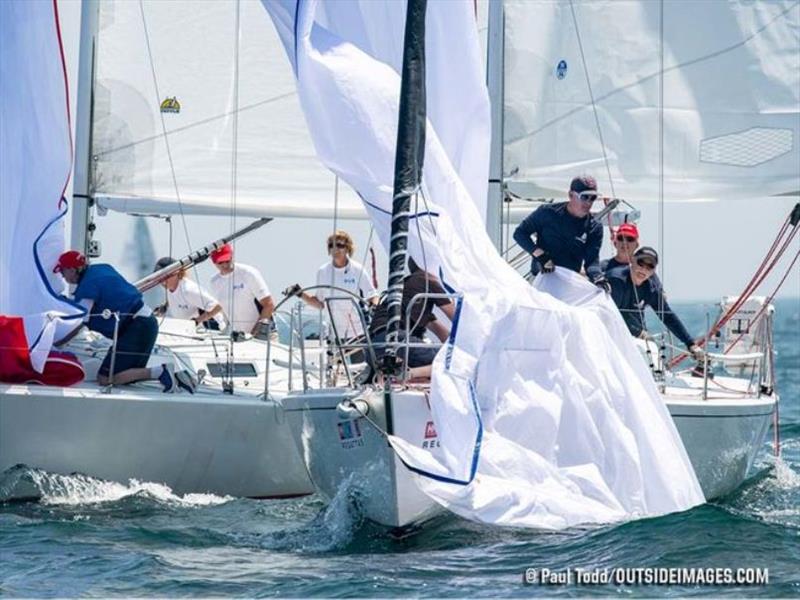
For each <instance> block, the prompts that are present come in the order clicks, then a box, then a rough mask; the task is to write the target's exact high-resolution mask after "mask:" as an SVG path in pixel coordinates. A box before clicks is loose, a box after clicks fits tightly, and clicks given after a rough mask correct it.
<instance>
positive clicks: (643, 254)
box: [633, 246, 658, 265]
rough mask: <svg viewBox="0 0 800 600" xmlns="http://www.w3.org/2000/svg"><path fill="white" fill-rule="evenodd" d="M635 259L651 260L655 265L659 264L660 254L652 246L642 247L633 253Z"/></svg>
mask: <svg viewBox="0 0 800 600" xmlns="http://www.w3.org/2000/svg"><path fill="white" fill-rule="evenodd" d="M633 258H649V259H650V260H652V261H653V264H656V265H657V264H658V252H656V251H655V249H654V248H651V247H650V246H642V247H641V248H639V249H638V250H636V252H634V253H633Z"/></svg>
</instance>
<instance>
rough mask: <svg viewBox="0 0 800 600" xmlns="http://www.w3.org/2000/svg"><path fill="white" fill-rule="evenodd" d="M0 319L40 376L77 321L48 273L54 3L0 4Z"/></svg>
mask: <svg viewBox="0 0 800 600" xmlns="http://www.w3.org/2000/svg"><path fill="white" fill-rule="evenodd" d="M0 40H2V42H0V43H1V44H2V51H0V315H13V316H18V317H23V322H24V327H25V335H26V337H27V341H28V347H29V349H30V350H31V364H32V366H33V368H34V369H35V370H37V371H39V372H41V371H42V369H43V367H44V361H45V359H46V357H47V355H48V352H49V351H50V348H51V344H52V341H53V339H54V338H55V339H59V338H60V337H61V336H62V335H63V334H64V333H65V332H66V331H68V330H69V329H70V328H71V327H74V324H72V325H70V324H69V323H66V322H64V321H61V320H60V319H55V318H53V317H54V315H55V314H59V315H67V314H73V315H74V314H79V313H81V312H82V311H80V310H77V309H76V308H75V307H73V306H72V305H71V304H69V303H67V302H66V301H64V299H63V298H60V297H59V294H60V293H61V292H62V291H64V288H65V284H64V280H63V279H62V278H61V277H60V276H59V275H56V274H54V273H53V266H54V265H55V263H56V259H57V258H58V255H59V254H60V253H61V252H63V251H64V222H63V217H64V215H65V214H66V211H67V205H66V202H65V201H63V194H64V191H65V189H66V187H67V182H68V180H69V173H70V169H71V167H72V140H71V139H70V129H69V109H68V100H67V85H66V82H67V79H66V71H65V68H66V66H65V61H64V55H63V49H62V47H61V37H60V31H59V29H58V12H57V6H56V4H55V3H47V2H23V1H21V0H17V1H7V2H0Z"/></svg>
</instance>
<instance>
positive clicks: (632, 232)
mask: <svg viewBox="0 0 800 600" xmlns="http://www.w3.org/2000/svg"><path fill="white" fill-rule="evenodd" d="M612 243H613V244H614V248H615V249H616V250H617V253H616V254H615V255H614V256H612V257H611V258H609V259H607V260H604V261H601V262H600V267H601V268H602V269H603V271H608V270H609V269H614V268H616V267H624V266H625V265H629V264H630V263H631V257H632V256H633V253H634V252H636V249H637V248H638V247H639V229H638V228H637V227H636V225H634V224H633V223H623V224H622V225H620V226H619V227H618V228H617V231H616V232H615V233H614V239H613V240H612Z"/></svg>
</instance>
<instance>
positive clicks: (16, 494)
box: [0, 465, 232, 507]
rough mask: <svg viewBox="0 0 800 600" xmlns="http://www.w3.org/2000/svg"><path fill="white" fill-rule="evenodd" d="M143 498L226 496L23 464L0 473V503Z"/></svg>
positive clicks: (206, 502) (173, 501) (195, 500)
mask: <svg viewBox="0 0 800 600" xmlns="http://www.w3.org/2000/svg"><path fill="white" fill-rule="evenodd" d="M131 497H136V498H147V499H150V500H152V501H155V502H156V503H159V504H167V505H171V506H181V507H200V506H213V505H217V504H224V503H226V502H228V501H230V500H232V498H231V497H229V496H224V497H223V496H216V495H214V494H186V495H184V496H180V495H178V494H175V493H174V492H173V491H172V490H171V489H170V488H169V486H166V485H164V484H160V483H150V482H140V481H137V480H135V479H131V480H129V481H128V483H127V484H122V483H117V482H113V481H104V480H101V479H94V478H92V477H89V476H87V475H80V474H78V473H74V474H72V475H58V474H55V473H48V472H46V471H42V470H39V469H32V468H30V467H26V466H24V465H17V466H15V467H12V468H10V469H7V470H5V471H4V472H3V473H1V474H0V502H8V501H30V500H38V501H39V502H40V503H42V504H46V505H56V506H79V505H84V504H98V503H108V502H117V501H120V500H123V499H125V498H131Z"/></svg>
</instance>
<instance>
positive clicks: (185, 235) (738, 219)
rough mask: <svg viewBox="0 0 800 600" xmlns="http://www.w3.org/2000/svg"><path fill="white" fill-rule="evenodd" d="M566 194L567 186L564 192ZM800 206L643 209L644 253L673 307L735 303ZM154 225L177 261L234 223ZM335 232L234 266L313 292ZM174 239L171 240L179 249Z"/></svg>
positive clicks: (125, 230) (790, 286)
mask: <svg viewBox="0 0 800 600" xmlns="http://www.w3.org/2000/svg"><path fill="white" fill-rule="evenodd" d="M59 7H60V18H61V25H62V31H63V38H64V40H65V52H66V55H67V61H68V68H69V70H70V81H71V82H76V81H77V63H78V61H77V56H78V47H77V42H73V43H70V42H69V40H77V37H78V36H77V32H78V31H79V24H80V19H79V12H80V11H79V9H78V7H79V3H78V2H77V1H76V0H59ZM76 91H77V85H76V84H72V85H71V89H70V93H71V96H72V102H73V106H74V103H75V97H76ZM73 114H75V113H74V108H73ZM798 170H799V171H800V165H798ZM598 179H600V178H598ZM331 184H332V185H333V176H332V175H331ZM567 185H568V182H566V181H565V184H564V186H565V188H566V187H567ZM601 191H602V190H601ZM796 202H797V198H764V199H754V200H749V201H743V200H732V201H718V202H707V203H691V204H686V203H666V204H665V205H664V207H663V217H664V219H663V223H661V222H660V220H659V212H660V209H659V206H658V204H657V203H655V202H653V203H643V204H641V205H638V206H636V208H637V209H639V210H640V211H641V213H642V219H641V221H640V222H639V228H640V232H641V238H642V243H644V244H647V245H651V246H653V247H655V248H656V249H658V250H659V252H660V253H661V255H662V261H661V265H660V268H661V272H660V275H661V278H662V280H663V281H664V284H665V288H666V290H667V292H668V295H669V297H670V299H672V300H673V301H695V300H700V301H714V300H717V299H719V298H720V297H721V296H724V295H735V294H738V293H739V292H740V291H741V290H742V289H743V288H744V286H745V285H746V284H747V282H748V281H749V279H750V277H751V276H752V274H753V272H754V271H755V269H756V268H757V266H758V264H759V263H760V261H761V259H762V258H763V256H764V253H765V252H766V251H767V249H768V248H769V246H770V244H771V243H772V241H773V239H774V236H775V234H776V233H777V231H778V229H779V227H780V226H781V224H782V223H783V221H784V219H785V218H786V215H787V214H788V213H789V211H790V210H791V208H792V207H793V206H794V204H795V203H796ZM147 221H148V227H149V229H150V234H151V238H152V240H153V243H154V246H155V247H154V251H155V252H154V253H155V255H156V256H162V255H167V254H170V253H171V254H172V255H178V256H180V255H181V254H184V253H186V252H188V250H189V249H193V248H197V247H199V246H202V245H204V244H207V243H209V242H210V241H213V240H215V239H218V238H219V237H221V236H222V235H224V234H226V233H227V232H228V231H230V228H231V222H230V219H229V218H228V217H186V219H185V221H182V220H181V219H180V217H176V218H175V219H174V220H173V224H172V227H173V231H172V236H170V227H169V225H168V224H167V223H165V222H164V221H163V220H160V219H153V218H150V219H148V220H147ZM247 222H248V220H247V219H239V220H238V224H239V225H240V226H243V225H245V224H246V223H247ZM96 223H97V226H98V228H97V232H96V235H95V239H97V240H99V241H100V242H101V244H102V251H103V254H102V257H101V259H99V260H100V261H102V262H109V263H112V264H114V265H116V266H117V267H118V268H119V269H120V271H121V272H122V273H123V274H124V275H126V276H127V277H129V278H131V279H135V278H136V277H137V275H138V274H137V273H135V272H133V266H132V265H131V264H126V260H125V254H126V248H125V247H126V242H127V240H129V239H130V238H131V236H132V232H133V227H134V223H135V220H134V219H133V218H131V217H129V216H127V215H121V214H116V213H109V214H108V215H107V216H102V217H97V219H96ZM339 225H340V227H341V228H344V229H346V230H348V231H349V232H350V233H351V234H352V235H353V237H354V239H355V240H356V246H357V250H356V254H355V258H356V259H357V260H358V261H359V262H363V260H364V258H365V256H367V255H365V250H366V244H367V241H368V239H369V235H370V226H369V224H368V223H367V222H365V221H342V222H340V224H339ZM512 227H513V226H512ZM331 230H332V223H331V222H330V221H328V220H323V219H302V220H301V219H288V218H282V219H276V220H275V221H273V222H272V223H269V224H268V225H266V226H265V227H263V228H262V229H260V230H258V231H256V232H254V233H252V234H250V235H249V236H248V237H246V238H243V239H242V240H241V241H240V242H239V243H238V244H237V258H238V260H240V261H241V262H245V263H249V264H252V265H255V266H257V267H259V268H260V269H261V270H262V272H263V274H264V276H265V278H266V280H267V283H268V285H269V286H270V288H271V290H272V291H273V294H274V295H275V294H277V293H279V292H280V290H282V289H284V288H285V287H287V286H289V285H291V284H293V283H301V284H304V285H313V284H314V282H315V277H316V271H317V269H318V267H319V266H320V265H321V264H322V263H323V262H324V261H325V260H326V248H325V239H326V237H327V236H328V234H329V233H330V232H331ZM662 231H663V236H662V235H661V232H662ZM606 237H607V233H606ZM170 239H172V240H173V247H172V248H170V242H169V241H170ZM372 246H373V247H374V249H375V251H376V254H377V267H378V268H377V274H378V280H379V285H380V287H384V285H385V281H386V268H385V265H386V258H385V254H384V252H383V250H382V248H381V247H380V244H379V243H377V241H376V240H373V244H372ZM798 249H800V236H798V239H796V240H795V242H794V244H793V246H792V249H791V250H790V252H789V254H791V255H793V254H794V253H795V252H797V251H798ZM612 254H613V249H612V248H611V246H610V243H609V242H608V240H606V241H605V242H604V248H603V252H602V254H601V256H602V257H608V256H611V255H612ZM367 263H369V260H367ZM782 265H783V266H782V268H779V269H778V270H777V273H776V275H775V276H773V277H770V278H769V279H768V280H767V281H766V282H765V285H764V286H763V287H762V290H761V291H762V293H769V292H771V291H772V289H773V288H774V286H775V284H776V283H777V279H778V276H779V275H782V274H783V272H784V270H785V268H786V266H788V263H787V262H786V261H784V262H783V263H782ZM367 266H369V265H367ZM212 273H213V266H212V265H209V264H205V265H201V267H200V268H199V270H198V276H199V279H200V281H201V282H207V281H208V279H209V278H210V276H211V274H212ZM779 297H784V298H786V297H795V298H798V307H800V265H796V266H795V268H794V270H793V272H792V273H791V274H790V276H789V278H788V280H787V282H786V283H785V284H784V286H783V288H782V291H781V294H780V295H779Z"/></svg>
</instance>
